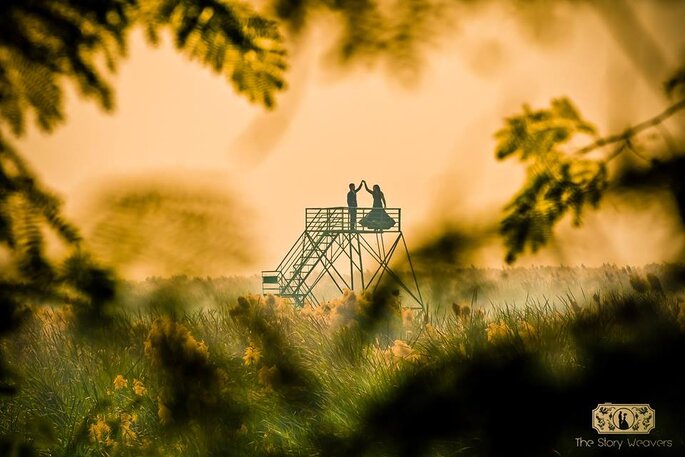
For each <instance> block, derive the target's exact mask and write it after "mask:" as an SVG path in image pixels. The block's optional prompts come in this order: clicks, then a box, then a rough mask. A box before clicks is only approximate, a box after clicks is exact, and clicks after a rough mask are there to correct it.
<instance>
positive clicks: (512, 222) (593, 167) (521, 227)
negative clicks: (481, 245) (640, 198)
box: [495, 70, 685, 263]
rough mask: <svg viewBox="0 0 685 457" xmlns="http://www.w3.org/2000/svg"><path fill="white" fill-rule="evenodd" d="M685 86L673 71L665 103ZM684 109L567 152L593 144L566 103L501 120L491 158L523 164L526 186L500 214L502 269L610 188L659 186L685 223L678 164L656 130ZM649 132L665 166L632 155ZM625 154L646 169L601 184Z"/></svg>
mask: <svg viewBox="0 0 685 457" xmlns="http://www.w3.org/2000/svg"><path fill="white" fill-rule="evenodd" d="M683 86H685V70H679V71H678V72H677V73H676V74H675V75H674V76H673V77H672V78H671V79H669V80H668V81H667V82H666V84H665V85H664V87H665V89H666V92H667V93H668V94H669V95H673V94H675V93H676V92H678V91H682V88H683ZM683 109H685V98H683V99H681V100H679V101H677V102H675V103H673V104H671V105H670V106H669V107H668V108H666V109H665V110H664V111H662V112H661V113H659V114H657V115H656V116H654V117H652V118H650V119H647V120H645V121H643V122H640V123H638V124H636V125H634V126H632V127H630V128H628V129H626V130H625V131H623V132H621V133H618V134H613V135H608V136H605V137H600V138H597V139H596V140H595V141H593V142H591V143H590V144H588V145H586V146H583V147H581V148H579V149H576V150H571V151H569V150H568V146H567V144H568V143H569V142H570V140H571V139H572V138H573V137H575V136H576V135H592V136H597V131H596V129H595V127H594V126H593V125H592V124H590V123H589V122H587V121H585V120H584V119H583V118H582V117H581V116H580V114H579V112H578V110H577V109H576V108H575V106H573V104H572V103H571V101H570V100H568V99H566V98H562V99H556V100H552V103H551V107H550V109H546V110H537V111H532V110H531V109H530V108H529V107H528V106H524V107H523V114H520V115H517V116H513V117H510V118H508V119H506V120H505V123H506V125H505V127H504V128H502V129H500V130H499V131H498V132H497V133H496V134H495V137H496V138H497V140H498V143H497V146H496V149H495V156H496V157H497V158H498V159H500V160H502V159H505V158H507V157H510V156H518V158H519V160H520V161H521V162H523V163H524V164H526V175H527V177H526V181H525V182H524V184H523V187H522V188H521V190H520V191H519V192H518V193H517V194H516V195H515V196H514V197H513V198H512V200H511V201H510V203H509V204H507V206H506V207H505V208H504V211H505V214H504V217H503V219H502V220H501V222H500V234H501V235H502V236H503V237H504V243H505V246H506V249H507V253H506V261H507V262H508V263H513V262H515V261H516V259H517V258H518V256H519V255H520V254H521V253H523V252H524V251H525V250H526V249H530V251H531V252H535V251H537V250H538V249H539V248H541V247H542V246H544V245H545V244H547V242H548V241H549V240H550V238H551V237H552V236H553V228H554V226H555V225H556V224H557V223H558V222H559V221H560V220H561V219H562V218H563V216H565V215H566V214H567V213H568V212H569V211H570V212H572V213H573V225H574V226H576V227H578V226H580V225H582V215H583V211H584V210H585V208H586V207H587V206H588V205H589V206H591V207H593V208H597V207H598V206H599V203H600V201H601V199H602V197H603V196H604V195H605V193H606V191H607V190H608V189H609V187H610V184H614V187H615V188H618V187H621V188H633V189H644V188H647V187H649V188H653V187H654V186H655V185H661V186H662V187H665V188H666V189H667V190H669V191H670V192H671V194H672V195H673V196H674V198H675V199H676V202H677V204H678V208H679V215H680V217H681V219H682V220H683V221H684V222H685V189H684V188H683V186H682V184H681V182H682V181H683V179H684V178H685V167H684V166H683V159H684V158H683V156H682V155H678V154H677V151H676V149H677V148H676V145H675V142H674V140H673V138H672V137H671V136H670V134H668V131H667V130H665V127H664V125H663V124H664V122H665V121H667V120H668V119H670V118H671V117H672V116H674V115H675V114H677V113H679V112H680V111H682V110H683ZM651 128H660V134H661V135H662V136H663V137H664V141H665V142H666V144H667V145H668V147H669V149H670V150H671V152H672V153H673V154H675V156H673V157H671V158H670V159H668V160H667V161H666V162H664V161H663V160H659V159H657V158H656V157H645V156H643V155H642V154H641V153H640V152H638V148H637V147H636V144H635V140H636V137H637V136H638V135H640V134H642V133H643V132H645V131H647V130H649V129H651ZM616 143H618V147H616V148H615V149H614V150H613V151H612V152H610V153H609V154H607V155H605V156H603V157H600V158H594V159H593V158H587V156H588V155H589V153H591V152H593V151H596V150H599V149H602V148H604V147H607V146H610V145H613V144H616ZM626 151H631V152H633V153H634V154H636V155H637V156H638V157H640V158H641V159H642V160H643V161H645V162H647V163H648V164H649V166H650V168H649V169H648V170H646V171H644V170H642V171H634V170H628V171H623V172H620V173H617V174H615V175H614V176H611V177H610V176H609V174H608V170H607V163H608V162H609V161H610V160H613V159H614V158H616V157H618V156H619V155H621V154H623V153H624V152H626Z"/></svg>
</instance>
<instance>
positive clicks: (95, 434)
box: [88, 416, 112, 444]
mask: <svg viewBox="0 0 685 457" xmlns="http://www.w3.org/2000/svg"><path fill="white" fill-rule="evenodd" d="M111 432H112V429H111V428H110V427H109V425H107V422H105V419H104V418H103V417H102V416H98V418H97V421H96V422H94V423H92V424H90V427H88V435H89V436H90V440H91V441H92V442H94V443H99V444H109V441H110V438H109V434H110V433H111Z"/></svg>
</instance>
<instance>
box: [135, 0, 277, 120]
mask: <svg viewBox="0 0 685 457" xmlns="http://www.w3.org/2000/svg"><path fill="white" fill-rule="evenodd" d="M140 18H141V20H142V22H143V25H144V26H145V27H146V30H147V34H148V37H149V38H150V39H151V41H152V42H153V43H156V42H158V40H159V31H160V30H161V29H163V28H168V29H169V30H171V32H172V34H173V37H174V42H175V45H176V47H177V48H178V49H179V51H181V52H183V53H184V54H186V55H187V56H188V57H189V58H190V59H192V60H198V61H200V62H201V63H202V64H203V65H205V66H207V67H209V68H210V69H212V70H213V71H214V72H216V73H219V74H222V75H225V76H226V77H227V78H228V79H229V80H230V81H231V83H232V84H233V87H234V88H235V89H236V92H238V93H240V94H243V95H245V96H246V97H247V98H248V99H249V100H250V101H251V102H255V103H259V104H261V105H264V106H266V107H267V108H272V107H273V106H274V104H275V100H274V93H275V92H276V91H279V90H281V89H283V88H284V87H285V80H284V79H283V73H284V72H285V69H286V52H285V49H284V47H283V39H282V36H281V34H280V32H279V30H278V24H277V23H276V22H275V21H273V20H270V19H267V18H266V17H264V16H261V15H259V14H258V13H256V12H255V11H254V10H253V9H252V8H251V7H250V6H249V4H247V3H243V2H238V1H222V0H154V1H146V2H141V4H140Z"/></svg>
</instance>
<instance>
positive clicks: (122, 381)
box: [114, 374, 128, 390]
mask: <svg viewBox="0 0 685 457" xmlns="http://www.w3.org/2000/svg"><path fill="white" fill-rule="evenodd" d="M126 386H128V381H127V380H126V378H124V377H123V376H122V375H120V374H118V375H117V377H116V378H114V390H119V389H123V388H124V387H126Z"/></svg>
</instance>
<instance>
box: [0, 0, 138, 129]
mask: <svg viewBox="0 0 685 457" xmlns="http://www.w3.org/2000/svg"><path fill="white" fill-rule="evenodd" d="M133 4H134V2H133V0H106V1H99V2H93V1H88V0H70V1H55V0H53V1H35V0H32V1H17V0H9V1H4V2H2V4H0V126H2V124H3V123H4V124H6V125H8V126H9V127H10V128H11V129H12V131H13V132H14V133H15V134H21V133H22V132H23V131H24V129H25V125H26V121H27V115H28V113H29V112H33V113H34V114H35V120H36V122H37V124H38V126H39V127H40V128H42V129H44V130H48V131H50V130H52V129H53V128H54V127H55V126H56V125H57V124H58V123H59V122H60V121H62V120H63V118H64V107H63V88H62V86H63V78H65V79H67V80H69V81H70V82H72V83H74V84H76V85H77V86H78V88H79V89H80V91H81V93H82V94H83V95H84V96H86V97H90V98H94V99H95V100H96V101H97V102H98V103H99V104H100V106H102V107H103V108H105V109H111V108H112V106H113V103H114V101H113V96H112V89H111V87H110V85H109V84H108V83H107V82H106V81H105V79H104V77H103V74H102V71H101V70H99V69H98V67H99V59H103V60H104V63H105V64H106V65H107V66H108V67H109V68H110V69H114V67H115V64H116V61H117V58H118V57H119V56H121V55H122V53H123V52H124V50H125V35H124V34H125V31H126V30H127V28H128V25H129V24H130V20H129V15H128V9H129V8H130V7H131V6H132V5H133Z"/></svg>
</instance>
